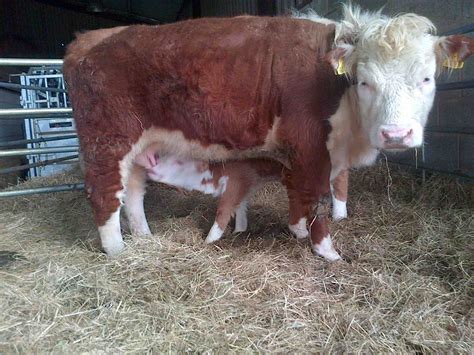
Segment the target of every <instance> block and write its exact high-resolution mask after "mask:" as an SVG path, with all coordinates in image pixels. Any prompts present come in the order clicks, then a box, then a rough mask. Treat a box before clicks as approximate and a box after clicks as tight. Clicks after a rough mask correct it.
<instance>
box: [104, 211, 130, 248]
mask: <svg viewBox="0 0 474 355" xmlns="http://www.w3.org/2000/svg"><path fill="white" fill-rule="evenodd" d="M98 229H99V234H100V241H101V243H102V249H104V251H105V252H106V253H107V255H108V256H115V255H118V254H120V252H121V251H122V250H123V249H124V247H125V245H124V243H123V239H122V233H121V232H120V210H117V211H115V212H114V213H112V215H111V216H110V218H109V219H108V220H107V222H105V224H104V225H103V226H100V227H99V228H98Z"/></svg>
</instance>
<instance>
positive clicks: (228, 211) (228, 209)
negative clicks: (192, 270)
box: [206, 177, 250, 243]
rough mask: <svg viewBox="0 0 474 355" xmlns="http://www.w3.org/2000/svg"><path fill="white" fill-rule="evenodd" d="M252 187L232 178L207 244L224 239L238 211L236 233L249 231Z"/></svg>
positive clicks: (223, 195)
mask: <svg viewBox="0 0 474 355" xmlns="http://www.w3.org/2000/svg"><path fill="white" fill-rule="evenodd" d="M249 190H250V186H246V184H245V183H243V182H241V181H239V178H232V177H230V178H229V180H228V182H227V186H226V190H225V191H224V192H223V194H222V196H221V198H220V200H219V204H218V206H217V213H216V219H215V222H214V224H213V226H212V228H211V230H210V231H209V234H208V235H207V238H206V243H212V242H215V241H217V240H219V239H221V238H222V235H223V234H224V231H225V229H226V227H227V225H228V224H229V222H230V219H231V218H232V216H233V215H234V214H235V213H236V211H237V216H236V225H235V231H236V232H239V231H244V230H245V229H247V214H246V213H247V199H246V197H247V196H248V194H249Z"/></svg>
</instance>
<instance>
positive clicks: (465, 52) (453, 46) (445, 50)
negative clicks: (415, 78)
mask: <svg viewBox="0 0 474 355" xmlns="http://www.w3.org/2000/svg"><path fill="white" fill-rule="evenodd" d="M472 54H474V38H471V37H467V36H462V35H454V36H447V37H440V38H439V39H438V41H437V43H436V55H437V58H438V63H439V64H440V66H443V67H446V68H451V69H460V68H462V67H463V66H464V60H466V59H467V58H469V56H471V55H472Z"/></svg>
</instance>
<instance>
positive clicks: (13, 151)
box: [0, 58, 84, 198]
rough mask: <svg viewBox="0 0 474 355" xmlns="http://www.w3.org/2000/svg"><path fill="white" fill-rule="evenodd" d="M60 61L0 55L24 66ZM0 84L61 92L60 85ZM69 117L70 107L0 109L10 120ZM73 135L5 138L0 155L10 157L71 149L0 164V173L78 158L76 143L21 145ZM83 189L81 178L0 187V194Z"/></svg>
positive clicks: (2, 61) (58, 64)
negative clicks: (35, 185) (69, 181)
mask: <svg viewBox="0 0 474 355" xmlns="http://www.w3.org/2000/svg"><path fill="white" fill-rule="evenodd" d="M62 64H63V61H62V60H61V59H17V58H0V66H27V67H33V66H34V67H41V66H44V67H53V68H54V67H58V68H60V67H61V66H62ZM0 87H2V88H6V89H13V90H19V89H27V90H43V91H55V92H63V91H65V90H63V89H55V88H44V87H36V86H31V85H30V86H25V85H19V84H12V83H3V82H1V83H0ZM57 117H60V118H64V117H72V109H71V108H34V109H0V120H6V119H8V120H11V119H19V120H24V119H25V118H36V119H54V118H57ZM74 138H77V135H75V134H69V135H62V136H54V137H41V138H36V139H20V140H14V141H8V142H2V143H0V158H3V157H12V156H25V155H39V154H48V153H73V154H72V155H68V156H65V157H60V158H56V159H46V160H42V161H36V162H34V163H30V164H23V165H17V166H12V167H6V168H0V174H8V173H13V172H17V171H22V170H26V169H30V168H34V167H42V166H46V165H51V164H58V163H60V164H71V163H75V162H77V161H78V157H79V155H78V151H79V147H78V146H62V147H50V148H21V146H25V145H27V144H33V143H43V142H51V141H59V140H67V139H74ZM82 189H84V184H83V183H82V182H79V183H75V184H63V185H55V186H44V187H38V188H27V189H25V188H24V189H15V190H3V191H0V198H1V197H16V196H23V195H32V194H43V193H50V192H62V191H78V190H82Z"/></svg>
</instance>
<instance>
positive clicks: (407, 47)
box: [328, 6, 474, 150]
mask: <svg viewBox="0 0 474 355" xmlns="http://www.w3.org/2000/svg"><path fill="white" fill-rule="evenodd" d="M343 12H344V20H343V21H342V22H341V23H339V24H338V26H339V27H337V30H336V47H335V48H334V50H333V51H332V52H331V53H330V54H329V56H328V58H329V61H330V62H331V64H332V65H333V66H334V68H335V69H336V70H337V71H338V72H339V70H340V69H341V63H344V67H345V68H344V69H343V70H344V71H345V73H346V75H348V76H350V77H352V78H353V79H354V81H355V82H356V84H355V85H356V90H357V98H358V100H357V106H358V110H359V118H360V122H361V125H362V129H363V131H364V132H365V133H366V134H367V136H368V139H369V140H370V143H371V145H372V146H373V147H374V148H380V149H395V150H398V149H406V148H412V147H417V146H420V145H421V144H422V143H423V130H424V127H425V125H426V121H427V119H428V114H429V112H430V110H431V107H432V106H433V100H434V95H435V89H436V86H435V75H436V73H437V72H438V71H439V69H440V67H441V65H440V64H441V63H443V62H444V61H445V60H448V61H449V62H451V63H452V62H456V61H462V60H463V59H465V58H467V57H468V56H469V55H471V54H472V53H473V51H474V40H473V39H470V38H468V37H464V36H450V37H441V38H440V37H437V36H434V35H432V32H434V30H435V28H434V26H433V24H432V23H431V22H430V21H429V20H428V19H427V18H425V17H422V16H418V15H415V14H403V15H399V16H396V17H393V18H390V17H387V16H384V15H381V13H380V12H376V13H371V12H363V11H361V10H360V8H359V7H356V6H354V7H353V6H344V11H343ZM453 64H456V63H453ZM339 74H341V73H340V72H339Z"/></svg>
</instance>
